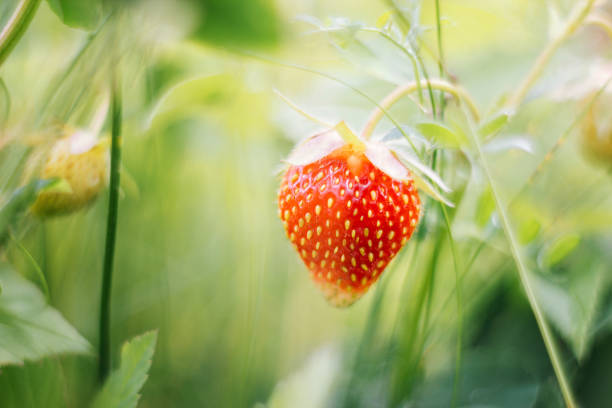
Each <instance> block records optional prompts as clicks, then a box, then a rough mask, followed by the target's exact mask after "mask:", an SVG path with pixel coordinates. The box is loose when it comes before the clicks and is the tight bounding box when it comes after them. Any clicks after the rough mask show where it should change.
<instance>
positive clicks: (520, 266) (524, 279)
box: [470, 122, 576, 408]
mask: <svg viewBox="0 0 612 408" xmlns="http://www.w3.org/2000/svg"><path fill="white" fill-rule="evenodd" d="M470 126H471V127H472V129H471V132H470V133H471V135H472V139H473V140H474V145H475V146H476V151H477V153H478V157H479V159H480V162H481V164H482V168H483V171H484V174H485V176H486V178H487V181H488V183H489V185H490V186H491V191H492V192H493V197H494V199H495V205H496V207H497V211H498V214H499V218H500V220H501V223H502V226H503V229H504V233H505V235H506V238H507V240H508V244H509V245H510V250H511V252H512V257H513V258H514V262H515V264H516V267H517V270H518V274H519V279H520V281H521V284H522V286H523V289H524V290H525V294H526V295H527V300H528V301H529V305H530V306H531V310H532V311H533V314H534V316H535V319H536V322H537V324H538V328H539V329H540V333H541V334H542V339H543V340H544V345H545V346H546V351H547V352H548V356H549V358H550V361H551V363H552V366H553V370H554V372H555V375H556V377H557V381H558V383H559V387H560V388H561V393H562V394H563V399H564V400H565V404H566V406H567V407H568V408H574V407H576V402H575V400H574V396H573V394H572V390H571V387H570V385H569V381H568V379H567V376H566V374H565V370H564V368H563V363H562V361H561V355H560V353H559V350H558V349H557V345H556V343H555V339H554V337H553V334H552V332H551V330H550V328H549V326H548V323H547V322H546V319H545V317H544V313H543V312H542V309H541V308H540V305H539V303H538V300H537V298H536V295H535V291H534V289H533V286H532V284H531V279H530V277H529V271H528V269H527V266H526V265H525V262H524V260H523V256H522V254H521V251H520V249H519V243H518V240H517V238H516V236H515V233H514V230H513V229H512V225H511V224H510V219H509V216H508V213H507V211H506V208H505V206H504V203H503V201H502V199H501V195H500V194H499V191H498V189H497V185H496V183H495V181H494V180H493V176H492V175H491V172H490V170H489V166H488V163H487V160H486V158H485V156H484V153H483V151H482V146H481V143H480V140H479V137H478V135H477V133H476V132H475V131H474V129H473V125H472V124H471V122H470Z"/></svg>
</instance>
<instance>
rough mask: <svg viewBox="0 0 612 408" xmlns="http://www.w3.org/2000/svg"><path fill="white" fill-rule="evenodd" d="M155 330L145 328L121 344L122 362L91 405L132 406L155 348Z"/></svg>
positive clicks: (107, 407) (136, 402) (135, 402)
mask: <svg viewBox="0 0 612 408" xmlns="http://www.w3.org/2000/svg"><path fill="white" fill-rule="evenodd" d="M156 343H157V332H154V331H153V332H148V333H145V334H143V335H141V336H138V337H135V338H133V339H132V340H130V341H128V342H126V343H125V344H124V345H123V347H122V348H121V364H120V365H119V368H118V369H117V370H115V371H114V372H112V373H111V375H110V376H109V378H108V380H107V381H106V383H105V384H104V387H103V388H102V390H101V391H100V392H99V394H98V395H97V396H96V398H95V401H94V403H93V405H92V407H93V408H135V407H136V405H137V404H138V399H139V398H140V394H139V393H140V390H141V389H142V386H143V385H144V383H145V381H146V380H147V377H148V372H149V368H150V367H151V359H152V358H153V353H154V352H155V344H156Z"/></svg>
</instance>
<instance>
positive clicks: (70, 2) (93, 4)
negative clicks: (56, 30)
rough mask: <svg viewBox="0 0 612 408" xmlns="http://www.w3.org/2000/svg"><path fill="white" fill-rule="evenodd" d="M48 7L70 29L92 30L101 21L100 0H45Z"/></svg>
mask: <svg viewBox="0 0 612 408" xmlns="http://www.w3.org/2000/svg"><path fill="white" fill-rule="evenodd" d="M47 3H49V7H51V10H53V12H54V13H55V14H57V16H58V17H59V18H60V20H62V21H63V22H64V24H66V25H68V26H70V27H76V28H84V29H86V30H93V29H94V28H96V26H97V25H98V23H100V20H101V19H102V1H101V0H87V1H83V0H47Z"/></svg>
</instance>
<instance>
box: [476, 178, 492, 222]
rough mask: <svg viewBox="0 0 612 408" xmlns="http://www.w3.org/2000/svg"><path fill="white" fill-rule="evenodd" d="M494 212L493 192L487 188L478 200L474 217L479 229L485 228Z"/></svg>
mask: <svg viewBox="0 0 612 408" xmlns="http://www.w3.org/2000/svg"><path fill="white" fill-rule="evenodd" d="M494 210H495V199H494V197H493V191H492V190H491V188H490V187H487V188H486V189H485V190H484V191H483V192H482V194H481V195H480V197H479V198H478V203H477V205H476V216H475V219H476V223H477V224H478V225H479V226H481V227H483V226H485V225H486V224H487V223H488V222H489V219H490V218H491V215H492V214H493V211H494Z"/></svg>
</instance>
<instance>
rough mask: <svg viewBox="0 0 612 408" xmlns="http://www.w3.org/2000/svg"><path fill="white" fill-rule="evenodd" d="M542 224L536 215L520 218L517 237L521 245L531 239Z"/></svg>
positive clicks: (536, 234) (535, 235)
mask: <svg viewBox="0 0 612 408" xmlns="http://www.w3.org/2000/svg"><path fill="white" fill-rule="evenodd" d="M541 228H542V225H541V224H540V221H538V219H537V218H536V217H530V216H526V218H525V217H524V218H521V219H520V220H519V225H518V239H519V242H520V243H521V244H523V245H526V244H528V243H530V242H531V241H533V240H534V239H535V238H536V237H537V236H538V233H539V232H540V229H541Z"/></svg>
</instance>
